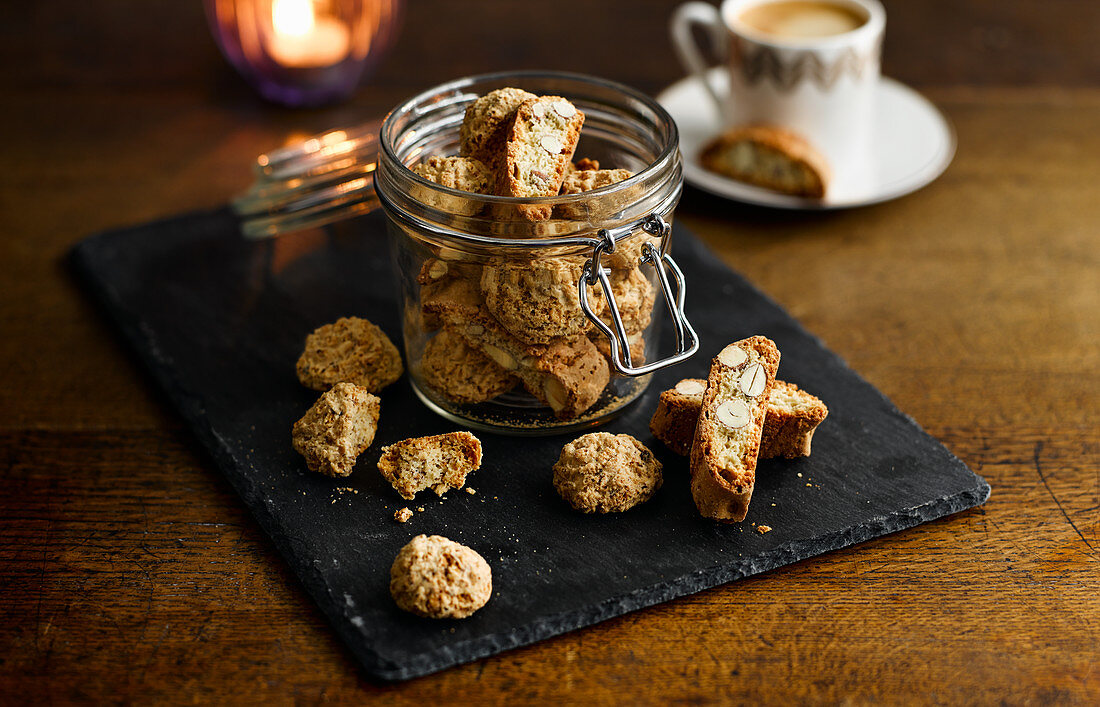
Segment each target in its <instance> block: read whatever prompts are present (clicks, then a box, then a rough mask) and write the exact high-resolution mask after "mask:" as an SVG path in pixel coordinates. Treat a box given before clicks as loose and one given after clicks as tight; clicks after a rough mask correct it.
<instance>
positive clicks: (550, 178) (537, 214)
mask: <svg viewBox="0 0 1100 707" xmlns="http://www.w3.org/2000/svg"><path fill="white" fill-rule="evenodd" d="M583 124H584V113H582V112H580V111H579V110H577V108H576V107H575V106H574V105H573V104H572V103H570V102H569V101H567V100H565V99H564V98H562V97H561V96H539V97H538V98H531V99H528V100H526V101H524V102H523V103H522V104H521V105H520V106H519V108H517V109H516V117H515V119H514V120H513V122H512V126H511V128H510V129H509V131H508V141H507V143H506V144H505V147H504V174H503V177H504V178H503V179H501V180H500V184H499V185H498V188H497V193H498V194H499V195H500V196H514V197H520V198H524V199H531V198H536V197H543V196H556V195H557V193H558V191H559V190H560V189H561V184H562V181H563V180H564V179H565V170H566V167H567V166H569V165H570V160H572V159H573V151H574V150H576V149H577V140H579V139H580V136H581V126H582V125H583ZM516 209H517V211H518V213H519V215H520V216H521V217H522V218H525V219H527V220H528V221H545V220H546V219H548V218H550V214H551V212H552V211H553V207H551V206H549V205H522V206H519V207H516Z"/></svg>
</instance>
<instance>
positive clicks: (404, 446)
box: [378, 432, 481, 501]
mask: <svg viewBox="0 0 1100 707" xmlns="http://www.w3.org/2000/svg"><path fill="white" fill-rule="evenodd" d="M480 466H481V441H480V440H478V438H477V437H475V436H473V435H472V434H470V433H469V432H448V433H447V434H442V435H434V436H431V437H415V438H413V439H406V440H402V441H400V442H397V443H396V444H391V445H389V446H388V447H383V448H382V457H381V458H380V459H379V460H378V471H380V472H381V473H382V476H383V477H385V479H386V481H388V482H390V485H391V486H393V488H394V490H395V491H397V493H398V494H400V495H401V497H402V498H404V499H406V500H410V501H411V500H412V499H413V498H414V497H415V496H416V494H417V493H419V492H420V491H423V490H424V489H428V488H430V489H431V490H432V491H435V493H436V495H438V496H442V495H443V494H444V493H446V492H447V491H450V490H451V489H460V488H462V487H463V486H464V485H465V483H466V476H467V474H469V473H470V472H472V471H475V470H477V469H478V468H479V467H480Z"/></svg>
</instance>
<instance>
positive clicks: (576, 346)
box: [423, 280, 610, 420]
mask: <svg viewBox="0 0 1100 707" xmlns="http://www.w3.org/2000/svg"><path fill="white" fill-rule="evenodd" d="M423 308H424V312H425V314H426V315H428V316H438V317H439V318H440V319H441V320H442V321H443V322H444V323H445V324H447V325H448V326H450V327H451V328H452V329H454V330H455V331H456V332H458V333H460V334H461V335H462V336H463V338H465V339H466V342H467V343H468V344H469V345H470V346H472V347H474V348H476V349H478V350H480V351H482V352H483V353H485V355H487V356H488V357H489V358H491V359H493V361H495V362H496V363H497V364H499V365H500V366H501V367H502V368H504V369H505V370H508V371H512V372H513V373H515V375H516V376H518V377H519V379H520V380H521V381H523V386H524V388H526V389H527V391H528V392H530V393H531V394H532V395H534V396H535V397H536V398H538V399H539V400H541V401H542V402H544V403H546V404H547V405H549V406H550V408H551V409H552V410H553V411H554V414H555V415H557V416H558V417H559V418H560V419H563V420H569V419H573V418H575V417H577V416H578V415H580V414H581V413H583V412H584V411H585V410H587V409H588V408H590V407H591V406H592V405H593V404H594V403H595V402H596V401H597V400H598V399H599V397H600V393H602V392H603V389H604V387H606V386H607V382H608V380H610V371H609V369H608V367H607V360H606V359H605V358H604V357H603V356H601V355H600V352H599V351H598V350H597V349H596V346H595V344H593V343H592V342H591V341H589V340H588V339H587V338H585V337H583V336H582V337H577V338H576V339H569V340H566V339H555V340H553V341H551V342H549V343H547V344H525V343H524V342H522V341H520V340H519V339H517V338H516V337H514V336H512V335H511V334H510V333H508V330H507V329H505V328H504V327H503V326H501V325H500V323H499V322H498V321H497V320H496V318H495V317H493V315H492V314H491V313H490V312H489V310H488V308H486V307H485V303H484V301H483V300H482V296H481V290H480V288H478V287H476V286H474V285H473V284H472V283H470V282H469V281H468V280H453V281H451V282H449V283H447V284H446V285H445V286H443V287H441V288H440V289H439V290H438V291H436V292H434V293H433V295H432V297H431V298H430V299H427V300H424V302H423Z"/></svg>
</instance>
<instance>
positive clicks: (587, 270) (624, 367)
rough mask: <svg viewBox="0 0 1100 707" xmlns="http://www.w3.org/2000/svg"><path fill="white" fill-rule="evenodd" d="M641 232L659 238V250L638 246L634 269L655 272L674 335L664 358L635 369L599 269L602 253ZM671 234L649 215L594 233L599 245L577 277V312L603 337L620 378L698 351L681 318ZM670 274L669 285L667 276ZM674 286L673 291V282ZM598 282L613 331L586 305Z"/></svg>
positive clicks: (681, 301) (620, 319)
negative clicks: (671, 349)
mask: <svg viewBox="0 0 1100 707" xmlns="http://www.w3.org/2000/svg"><path fill="white" fill-rule="evenodd" d="M638 228H641V229H642V230H643V231H645V232H646V233H648V234H650V235H651V236H660V237H661V248H660V250H658V249H657V248H654V247H653V244H652V243H649V242H646V243H644V244H643V245H642V257H641V258H640V259H639V262H638V266H639V267H641V266H642V265H645V264H648V265H650V266H652V267H653V269H654V270H656V272H657V279H658V280H659V281H660V283H661V292H662V294H663V296H664V300H665V305H666V306H667V307H668V313H669V314H670V315H671V316H672V324H673V327H674V330H675V332H676V351H675V353H673V354H672V355H671V356H669V357H667V358H662V359H660V360H657V361H653V362H652V363H647V364H645V365H641V366H635V365H634V362H633V361H632V360H631V353H630V340H629V339H628V337H627V333H626V327H625V326H624V325H623V317H622V313H621V312H620V311H619V306H618V304H617V303H616V302H615V294H614V293H613V292H612V291H611V281H610V280H609V279H608V277H607V276H608V273H610V272H611V271H610V270H609V269H608V268H605V267H603V265H602V263H601V261H602V258H603V256H604V254H605V253H607V254H609V253H614V252H615V242H616V241H618V240H622V239H624V238H629V237H630V236H631V235H633V233H634V231H636V230H637V229H638ZM671 234H672V226H671V225H669V224H668V223H667V222H666V221H665V220H664V219H662V218H661V217H660V216H658V215H656V214H650V215H649V216H646V217H645V218H644V219H642V220H641V221H640V222H637V223H633V224H630V225H629V226H623V227H621V228H617V229H614V230H613V231H612V230H608V229H606V228H604V229H600V231H599V232H598V235H599V239H600V240H599V242H598V243H597V244H596V245H595V247H594V248H593V249H592V257H591V258H589V259H588V262H586V263H585V264H584V273H583V274H582V275H581V279H580V281H579V282H578V283H577V288H578V290H579V294H580V304H581V309H583V310H584V313H585V316H587V317H588V318H589V319H590V320H591V321H592V323H593V324H595V325H596V327H597V328H599V330H600V331H602V332H603V333H604V335H605V336H607V338H608V339H609V340H610V342H611V363H612V365H614V366H615V370H616V371H617V372H618V373H620V374H622V375H624V376H641V375H645V374H646V373H652V372H653V371H656V370H659V369H661V368H665V367H666V366H671V365H673V364H676V363H679V362H680V361H683V360H684V359H686V358H688V357H690V356H691V355H692V354H694V353H695V352H696V351H698V350H699V336H698V335H697V334H696V333H695V330H694V329H692V327H691V323H690V322H688V320H687V316H686V315H685V314H684V273H683V272H681V271H680V267H679V266H678V265H676V261H674V260H673V259H672V256H671V255H669V252H668V243H669V236H670V235H671ZM670 274H671V276H672V277H671V281H670V278H669V275H670ZM672 281H674V282H675V289H674V288H673V282H672ZM597 282H599V284H600V287H601V289H602V290H603V296H604V297H606V298H607V311H608V312H609V313H610V315H611V323H612V324H613V325H614V328H612V327H611V326H608V325H607V323H606V322H604V321H603V320H602V319H600V317H599V316H597V314H596V312H595V311H593V309H592V306H591V305H590V304H589V298H588V288H589V287H592V286H593V285H595V284H596V283H597Z"/></svg>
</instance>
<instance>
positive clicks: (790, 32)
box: [735, 0, 867, 39]
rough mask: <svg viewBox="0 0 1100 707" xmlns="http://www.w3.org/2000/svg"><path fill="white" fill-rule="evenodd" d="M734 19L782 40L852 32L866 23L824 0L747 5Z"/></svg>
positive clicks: (850, 10) (849, 9)
mask: <svg viewBox="0 0 1100 707" xmlns="http://www.w3.org/2000/svg"><path fill="white" fill-rule="evenodd" d="M735 21H736V22H739V23H741V24H743V25H745V26H746V27H748V28H749V29H752V30H756V31H757V32H761V33H763V34H769V35H772V36H774V37H779V38H781V39H803V38H810V37H831V36H833V35H837V34H844V33H845V32H851V31H852V30H854V29H858V28H859V27H861V26H862V25H863V24H864V23H865V22H867V17H866V15H864V14H862V13H860V12H858V11H857V10H855V9H853V8H852V7H850V6H847V5H841V4H838V3H832V2H828V1H827V0H820V1H819V2H812V1H810V0H776V2H765V3H762V4H760V5H755V6H752V7H749V8H748V9H746V10H744V11H743V12H741V13H740V14H739V15H737V17H736V20H735Z"/></svg>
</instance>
